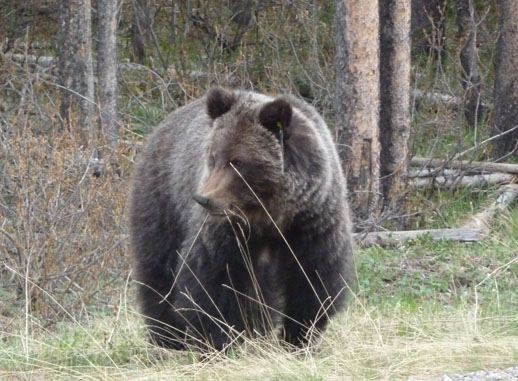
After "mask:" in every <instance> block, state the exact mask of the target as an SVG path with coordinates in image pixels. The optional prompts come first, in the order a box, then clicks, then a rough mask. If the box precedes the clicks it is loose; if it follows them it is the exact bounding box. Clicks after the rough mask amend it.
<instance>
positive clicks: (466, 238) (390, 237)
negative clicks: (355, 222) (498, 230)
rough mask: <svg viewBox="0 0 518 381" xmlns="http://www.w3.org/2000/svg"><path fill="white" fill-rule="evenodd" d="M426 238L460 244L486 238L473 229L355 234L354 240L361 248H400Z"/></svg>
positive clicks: (479, 230)
mask: <svg viewBox="0 0 518 381" xmlns="http://www.w3.org/2000/svg"><path fill="white" fill-rule="evenodd" d="M424 236H430V237H431V238H432V240H434V241H438V240H441V239H448V240H453V241H459V242H475V241H478V240H480V239H481V238H482V237H483V236H484V230H483V229H471V228H457V229H428V230H407V231H386V232H371V233H355V234H354V238H355V240H356V242H357V244H358V245H359V246H360V247H368V246H373V245H379V246H382V247H386V246H399V245H402V244H404V243H405V242H406V241H408V240H411V239H416V238H419V237H424Z"/></svg>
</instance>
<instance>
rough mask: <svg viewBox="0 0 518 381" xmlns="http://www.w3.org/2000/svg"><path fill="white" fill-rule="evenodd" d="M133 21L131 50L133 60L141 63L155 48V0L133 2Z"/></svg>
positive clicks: (134, 0)
mask: <svg viewBox="0 0 518 381" xmlns="http://www.w3.org/2000/svg"><path fill="white" fill-rule="evenodd" d="M132 4H133V20H132V25H131V48H132V56H133V60H134V61H136V62H139V63H142V62H144V59H145V58H146V57H147V56H149V54H150V48H151V46H153V29H152V28H153V22H154V19H155V5H154V1H153V0H132Z"/></svg>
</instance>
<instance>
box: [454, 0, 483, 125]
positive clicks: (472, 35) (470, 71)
mask: <svg viewBox="0 0 518 381" xmlns="http://www.w3.org/2000/svg"><path fill="white" fill-rule="evenodd" d="M457 26H458V28H459V37H460V39H461V41H463V45H462V49H461V51H460V63H461V67H462V86H463V87H464V93H465V94H464V99H465V104H464V115H465V116H466V120H467V121H468V124H469V125H470V126H472V127H475V126H476V124H477V122H478V119H479V118H480V116H481V115H482V114H483V113H484V110H483V109H482V103H481V102H482V101H481V98H480V95H481V88H482V79H481V77H480V71H479V69H478V53H477V23H476V22H475V6H474V4H473V0H457Z"/></svg>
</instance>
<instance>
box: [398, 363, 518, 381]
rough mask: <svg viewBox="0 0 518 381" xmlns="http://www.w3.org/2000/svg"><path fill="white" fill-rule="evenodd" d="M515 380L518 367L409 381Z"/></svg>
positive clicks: (410, 379) (410, 378) (516, 380)
mask: <svg viewBox="0 0 518 381" xmlns="http://www.w3.org/2000/svg"><path fill="white" fill-rule="evenodd" d="M497 380H505V381H509V380H514V381H518V366H515V367H512V368H508V369H505V370H501V371H500V370H487V371H486V370H480V371H478V372H472V373H466V374H447V375H444V376H442V377H440V378H414V377H409V378H408V381H497Z"/></svg>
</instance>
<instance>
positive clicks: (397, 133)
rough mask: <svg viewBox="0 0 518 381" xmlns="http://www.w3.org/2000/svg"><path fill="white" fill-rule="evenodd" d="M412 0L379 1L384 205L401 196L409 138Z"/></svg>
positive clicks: (395, 201) (394, 202) (397, 200)
mask: <svg viewBox="0 0 518 381" xmlns="http://www.w3.org/2000/svg"><path fill="white" fill-rule="evenodd" d="M410 16H411V4H410V0H381V1H380V55H381V58H380V143H381V170H380V173H381V178H382V189H383V195H384V201H385V207H388V208H391V209H394V208H396V207H397V204H398V203H399V202H400V199H401V189H402V188H403V187H404V181H405V178H406V175H407V168H408V159H409V157H408V156H409V154H408V151H409V147H408V140H409V138H410Z"/></svg>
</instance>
